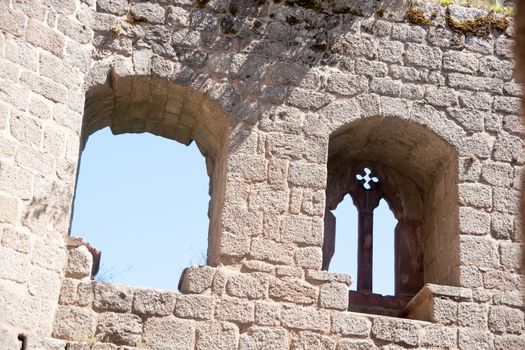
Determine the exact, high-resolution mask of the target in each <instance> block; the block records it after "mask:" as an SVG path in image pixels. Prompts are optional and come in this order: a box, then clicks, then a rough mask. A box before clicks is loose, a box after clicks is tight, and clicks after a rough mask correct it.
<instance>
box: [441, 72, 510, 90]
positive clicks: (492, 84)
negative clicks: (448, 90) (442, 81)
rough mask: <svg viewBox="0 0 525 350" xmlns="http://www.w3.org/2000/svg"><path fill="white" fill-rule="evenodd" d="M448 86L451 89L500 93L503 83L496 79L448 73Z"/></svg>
mask: <svg viewBox="0 0 525 350" xmlns="http://www.w3.org/2000/svg"><path fill="white" fill-rule="evenodd" d="M448 86H450V87H452V88H458V89H464V90H472V91H476V92H478V91H488V92H493V93H501V91H502V90H503V81H502V80H501V79H498V78H488V77H478V76H472V75H468V74H462V73H450V74H449V75H448Z"/></svg>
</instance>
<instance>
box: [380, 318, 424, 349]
mask: <svg viewBox="0 0 525 350" xmlns="http://www.w3.org/2000/svg"><path fill="white" fill-rule="evenodd" d="M420 329H421V324H419V323H418V322H417V321H410V320H401V319H395V318H387V317H377V318H374V320H373V323H372V336H373V337H375V338H376V339H379V340H384V341H389V342H393V343H396V344H400V345H408V346H415V345H417V344H418V342H419V330H420Z"/></svg>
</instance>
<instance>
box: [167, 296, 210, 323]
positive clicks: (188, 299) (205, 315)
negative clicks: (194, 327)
mask: <svg viewBox="0 0 525 350" xmlns="http://www.w3.org/2000/svg"><path fill="white" fill-rule="evenodd" d="M214 305H215V299H214V298H213V297H211V296H206V295H180V296H179V297H178V298H177V303H176V306H175V315H176V316H178V317H184V318H196V319H201V320H209V319H211V318H212V316H213V310H214Z"/></svg>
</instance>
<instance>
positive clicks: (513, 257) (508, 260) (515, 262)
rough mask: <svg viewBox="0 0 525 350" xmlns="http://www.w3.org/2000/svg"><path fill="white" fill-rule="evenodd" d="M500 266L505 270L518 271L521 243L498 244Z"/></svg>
mask: <svg viewBox="0 0 525 350" xmlns="http://www.w3.org/2000/svg"><path fill="white" fill-rule="evenodd" d="M499 252H500V259H501V266H503V267H504V268H505V269H507V270H511V271H518V270H519V268H520V266H521V260H520V259H521V254H522V249H521V245H520V244H517V243H501V244H500V246H499Z"/></svg>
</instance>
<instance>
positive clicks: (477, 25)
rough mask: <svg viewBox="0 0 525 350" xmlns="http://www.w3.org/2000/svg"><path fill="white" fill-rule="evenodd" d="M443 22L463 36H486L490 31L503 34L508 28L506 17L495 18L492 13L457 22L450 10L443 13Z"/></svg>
mask: <svg viewBox="0 0 525 350" xmlns="http://www.w3.org/2000/svg"><path fill="white" fill-rule="evenodd" d="M445 20H446V22H447V24H448V26H449V27H450V28H451V29H452V30H454V31H456V32H460V33H463V34H465V33H473V34H475V35H478V36H488V35H489V34H490V32H491V31H492V30H498V31H502V32H504V31H506V30H507V28H508V26H509V22H508V20H507V17H503V16H501V17H496V16H494V14H492V13H489V14H488V15H485V16H480V17H476V18H474V19H466V20H462V21H459V20H455V19H454V18H452V15H451V13H450V10H449V9H447V11H446V13H445Z"/></svg>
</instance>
